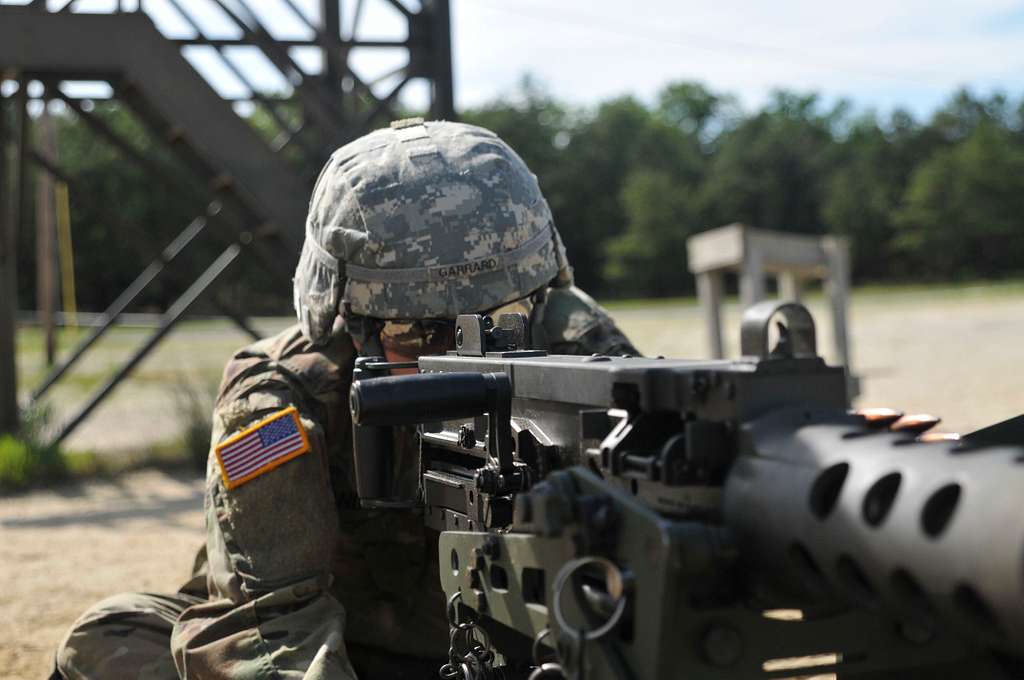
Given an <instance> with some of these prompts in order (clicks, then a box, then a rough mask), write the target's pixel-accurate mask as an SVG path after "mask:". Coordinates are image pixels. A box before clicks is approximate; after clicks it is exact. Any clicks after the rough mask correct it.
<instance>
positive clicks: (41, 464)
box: [0, 409, 67, 492]
mask: <svg viewBox="0 0 1024 680" xmlns="http://www.w3.org/2000/svg"><path fill="white" fill-rule="evenodd" d="M49 421H50V412H49V411H48V410H45V409H34V410H30V411H26V412H23V413H22V422H21V428H20V429H19V430H18V432H17V433H15V434H5V435H0V492H9V491H19V490H21V489H25V488H27V487H29V486H32V485H33V484H37V483H40V482H43V481H46V482H50V481H53V480H58V479H64V478H65V477H66V476H67V465H66V463H65V460H64V455H63V454H62V453H61V450H60V448H59V447H57V446H56V445H55V444H50V443H49V442H47V441H46V439H45V434H44V433H45V430H46V426H47V424H48V423H49Z"/></svg>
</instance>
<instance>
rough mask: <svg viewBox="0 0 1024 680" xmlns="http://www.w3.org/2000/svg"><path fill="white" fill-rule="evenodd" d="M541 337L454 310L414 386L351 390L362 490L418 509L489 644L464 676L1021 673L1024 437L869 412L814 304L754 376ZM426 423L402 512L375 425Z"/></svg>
mask: <svg viewBox="0 0 1024 680" xmlns="http://www.w3.org/2000/svg"><path fill="white" fill-rule="evenodd" d="M780 317H781V321H782V323H780V324H779V325H778V326H773V325H772V324H773V322H774V321H775V320H776V319H778V318H780ZM521 328H522V320H521V319H520V320H504V319H503V320H499V321H498V322H497V324H494V323H492V322H490V321H489V320H486V319H482V318H481V317H475V316H463V317H459V320H458V321H457V329H458V330H457V337H459V338H461V339H462V342H460V343H459V345H460V346H459V348H458V349H457V350H455V351H454V352H449V353H448V354H447V355H444V356H425V357H421V358H420V360H419V362H418V366H419V369H420V373H419V374H418V375H412V376H402V377H383V378H369V379H362V376H357V377H359V378H361V379H359V380H357V381H356V382H354V384H353V389H352V413H353V423H354V427H355V430H356V443H357V446H356V466H357V477H358V479H359V481H360V488H359V493H360V496H361V497H362V498H364V499H366V501H368V504H369V505H375V506H377V507H380V505H382V504H383V505H389V504H391V505H401V506H403V507H408V506H410V505H419V506H422V508H423V512H424V519H425V522H426V523H427V524H428V525H429V526H431V527H433V528H435V529H437V530H438V531H440V532H441V533H440V536H439V546H440V555H441V558H440V559H441V581H442V587H443V589H444V591H445V593H446V594H447V595H448V596H449V598H450V600H449V602H450V607H449V612H450V619H451V620H452V622H453V626H454V629H457V630H470V631H472V630H483V631H486V638H487V641H486V643H484V642H481V641H477V642H473V641H472V635H470V634H469V633H467V634H466V636H464V638H463V639H464V641H465V642H464V644H463V645H462V648H460V649H459V650H457V651H458V653H455V652H456V647H457V645H455V644H453V652H452V656H451V660H450V663H449V664H448V666H446V667H445V668H446V669H447V672H448V673H449V674H451V677H481V678H482V677H489V676H487V675H485V674H483V671H482V670H480V668H478V667H483V666H492V665H494V664H498V665H500V666H501V668H502V669H503V670H502V672H504V673H505V676H506V677H526V675H527V674H530V677H531V678H547V677H562V676H563V675H566V676H569V677H587V678H712V677H713V678H769V677H786V676H794V675H802V674H808V673H821V672H833V673H836V674H837V675H838V676H839V677H842V678H854V677H857V678H861V677H864V678H866V677H872V678H875V677H893V678H895V677H900V678H907V677H951V676H953V675H968V674H969V675H970V676H971V677H992V678H1008V677H1018V676H1019V675H1020V670H1021V666H1020V665H1019V662H1018V661H1017V657H1018V656H1019V655H1021V654H1024V633H1022V632H1021V631H1024V609H1022V608H1021V604H1022V603H1024V513H1021V512H1020V509H1021V506H1020V501H1019V493H1020V490H1021V489H1024V466H1022V465H1021V464H1020V461H1021V459H1022V457H1024V446H1022V445H1021V442H1009V441H1003V442H1000V441H993V438H992V437H987V438H984V439H982V438H977V437H974V438H972V437H971V436H967V437H965V438H956V437H954V436H952V435H936V434H934V433H926V432H925V430H927V429H928V428H929V427H931V426H932V425H934V424H935V422H937V420H935V419H927V418H913V417H903V418H901V417H900V415H901V414H899V413H896V412H887V411H877V410H876V411H870V412H861V413H857V412H851V411H850V410H849V404H848V402H847V396H846V395H847V392H846V378H845V374H844V371H843V369H842V368H836V367H830V366H827V365H826V364H825V362H824V361H823V360H822V359H821V358H820V357H818V356H817V353H816V350H815V338H814V323H813V320H812V319H811V316H810V314H808V312H807V311H806V310H805V309H804V308H803V307H801V306H800V305H796V304H791V303H790V304H779V303H771V302H769V303H762V304H760V305H756V306H755V307H753V308H751V309H750V310H748V312H747V314H746V315H745V317H744V321H743V326H742V329H741V349H742V353H743V357H742V358H741V359H739V360H736V361H727V360H712V361H683V360H668V359H644V358H629V357H605V356H592V357H569V356H549V355H547V354H546V353H544V352H538V351H532V350H522V349H520V348H521V347H522V344H521V342H520V340H521V338H522V337H528V336H524V335H523V334H522V333H521V332H519V330H518V329H521ZM775 328H777V329H778V341H777V342H776V344H775V346H774V347H773V348H770V347H769V337H770V334H771V333H772V332H773V331H774V329H775ZM494 329H505V330H502V331H499V332H494ZM510 329H511V330H510ZM361 361H362V362H363V364H362V365H361V366H362V370H364V371H369V372H370V375H373V374H377V375H380V374H382V373H383V372H385V371H386V370H387V368H388V367H389V365H388V364H385V363H382V361H381V360H372V359H367V360H361ZM364 375H365V374H364ZM412 423H415V424H417V425H418V426H419V436H420V444H421V465H422V485H421V487H420V489H419V492H418V494H417V495H416V497H409V498H393V497H388V496H387V491H388V488H389V487H388V485H387V483H386V481H385V482H384V483H380V482H379V480H381V479H382V475H381V473H380V471H381V470H383V469H386V467H387V466H386V465H383V466H382V464H381V461H382V460H385V461H386V456H387V455H388V454H387V453H386V452H384V451H382V448H381V447H380V446H374V442H378V443H379V441H381V440H379V439H374V438H373V437H367V432H370V431H378V430H380V428H384V429H385V430H386V428H388V427H391V426H397V425H407V424H412ZM370 470H372V471H373V473H372V474H364V473H365V472H367V471H370ZM466 621H470V622H471V623H468V624H467V623H466ZM459 626H461V628H460V627H459ZM478 635H480V636H481V640H482V638H483V637H484V635H483V634H482V633H480V634H478ZM453 636H455V634H454V633H453ZM456 637H457V636H455V637H453V640H455V639H456ZM488 647H489V648H490V651H488V652H486V653H484V652H481V650H482V649H485V648H488ZM474 649H475V650H476V651H475V652H474V651H473V650H474ZM551 654H554V655H555V656H556V657H557V659H558V662H557V663H554V662H552V661H550V660H549V661H546V662H545V660H544V659H543V658H541V657H544V656H545V655H547V656H550V655H551ZM470 657H472V658H473V659H476V661H475V663H476V664H477V666H478V667H475V666H474V665H473V663H474V662H472V661H471V660H470ZM484 661H486V663H484ZM463 666H465V668H463ZM458 673H462V675H458Z"/></svg>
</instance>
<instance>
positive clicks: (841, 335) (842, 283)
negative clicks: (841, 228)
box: [822, 236, 850, 366]
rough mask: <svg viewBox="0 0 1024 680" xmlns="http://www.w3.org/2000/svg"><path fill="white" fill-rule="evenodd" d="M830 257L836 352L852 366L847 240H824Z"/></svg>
mask: <svg viewBox="0 0 1024 680" xmlns="http://www.w3.org/2000/svg"><path fill="white" fill-rule="evenodd" d="M822 245H823V246H824V250H825V253H826V255H827V257H828V260H829V262H828V292H829V298H830V299H831V302H832V328H833V334H834V336H835V343H836V352H837V353H838V354H839V360H840V361H841V362H843V365H844V366H849V365H850V340H849V337H848V336H847V330H846V315H847V312H848V305H847V300H848V298H849V295H850V291H849V286H850V253H849V245H848V244H847V242H846V240H845V239H842V238H837V237H834V236H827V237H825V238H824V239H822Z"/></svg>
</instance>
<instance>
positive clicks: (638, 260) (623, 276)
mask: <svg viewBox="0 0 1024 680" xmlns="http://www.w3.org/2000/svg"><path fill="white" fill-rule="evenodd" d="M620 198H621V201H622V204H623V208H624V210H625V213H626V214H627V215H628V216H629V226H628V228H627V229H626V231H625V232H624V233H623V234H621V235H619V236H615V237H613V238H611V239H610V240H609V241H608V242H607V246H606V247H607V250H608V261H607V265H606V267H605V276H606V277H607V279H608V282H609V285H610V286H611V287H613V289H614V290H615V292H616V294H619V295H634V296H638V295H643V296H657V297H661V296H668V295H678V294H680V293H683V292H686V291H690V290H692V289H693V283H692V281H691V278H692V277H690V275H689V273H688V272H687V269H686V237H687V236H689V235H690V234H691V233H693V231H694V226H695V225H696V224H697V222H696V219H695V208H696V205H697V203H696V200H695V198H694V196H693V189H692V188H691V187H689V186H687V185H685V184H680V183H679V182H678V181H677V180H676V179H675V178H673V177H672V176H671V175H669V174H667V173H665V172H659V171H656V170H648V169H640V170H635V171H633V172H631V173H630V175H629V177H627V178H626V182H625V185H624V186H623V189H622V192H621V196H620Z"/></svg>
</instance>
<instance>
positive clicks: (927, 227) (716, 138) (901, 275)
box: [20, 79, 1024, 312]
mask: <svg viewBox="0 0 1024 680" xmlns="http://www.w3.org/2000/svg"><path fill="white" fill-rule="evenodd" d="M96 113H97V114H98V115H102V116H103V118H104V119H105V120H106V121H107V122H108V123H109V124H110V125H111V126H112V127H115V128H117V129H119V130H120V131H121V132H122V133H123V134H128V135H129V136H130V137H131V138H132V139H133V141H134V142H135V143H136V144H137V146H138V148H140V149H141V150H142V151H143V152H144V153H147V154H151V155H152V156H153V157H154V158H159V159H163V158H164V157H165V156H166V152H165V151H164V150H162V149H161V148H159V145H158V143H156V142H154V141H153V140H150V139H148V138H147V137H146V135H145V133H144V131H142V130H141V128H139V127H138V126H137V124H136V123H134V122H133V120H132V119H131V116H130V115H128V114H127V113H126V112H125V111H123V110H121V109H119V108H118V107H117V105H116V104H104V105H99V104H98V105H97V111H96ZM461 117H462V119H463V120H465V121H467V122H471V123H475V124H479V125H483V126H485V127H488V128H490V129H492V130H494V131H495V132H497V133H498V134H499V135H500V136H502V137H503V138H504V139H505V140H507V141H508V142H509V143H510V144H511V145H512V147H513V148H515V149H516V150H517V151H518V152H519V154H520V155H521V156H522V157H523V158H524V160H525V161H526V162H527V164H528V165H529V166H530V167H531V169H532V170H533V171H534V172H535V173H536V174H537V176H538V178H539V180H540V183H541V187H542V188H543V190H544V192H545V195H546V196H547V198H548V202H549V203H550V205H551V209H552V212H553V213H554V216H555V220H556V223H557V225H558V226H559V229H560V231H561V233H562V236H563V238H564V240H565V242H566V246H567V248H568V250H569V255H570V258H571V259H572V262H573V265H574V267H575V271H576V279H577V282H578V283H579V284H580V285H581V286H583V287H585V288H587V289H588V290H590V291H591V292H593V293H594V294H596V295H599V296H602V297H604V298H609V297H631V296H651V297H657V296H670V295H681V294H689V293H691V292H692V291H693V288H694V282H693V279H692V277H691V276H690V275H689V274H688V272H687V269H686V250H685V249H686V246H685V242H686V238H687V237H688V236H690V235H692V234H694V233H697V232H699V231H703V230H705V229H709V228H713V227H717V226H721V225H724V224H728V223H731V222H743V223H746V224H748V225H750V226H754V227H759V228H763V229H776V230H782V231H792V232H799V233H808V234H824V233H832V234H840V235H844V236H847V237H848V238H849V239H850V242H851V245H852V254H853V276H854V280H855V282H856V283H864V282H880V281H933V280H956V279H977V278H997V277H1010V276H1019V275H1021V274H1022V273H1024V264H1022V263H1024V99H1014V98H1012V97H1008V96H1006V95H1004V94H1001V93H993V94H988V95H984V96H979V95H977V94H974V93H972V92H970V91H968V90H960V91H958V92H955V93H953V94H951V96H950V97H949V98H948V100H947V101H946V102H945V104H944V105H943V106H941V107H940V108H939V109H938V110H936V111H935V112H934V113H932V114H931V115H930V116H929V117H927V119H925V120H918V119H917V118H915V116H913V115H911V114H910V113H908V112H907V111H905V110H900V109H897V110H894V111H890V112H885V113H879V112H875V111H868V112H864V111H857V110H856V109H854V108H853V107H852V106H851V105H850V104H849V103H848V102H842V101H841V102H839V103H835V104H831V105H826V103H825V102H824V101H823V100H822V98H821V97H819V96H817V95H814V94H798V93H794V92H788V91H778V92H775V93H774V94H772V95H771V96H770V98H769V99H768V100H767V102H766V103H765V104H764V105H763V106H761V107H760V108H759V109H757V110H755V111H752V112H746V111H744V110H743V109H742V108H741V107H740V105H739V104H738V102H737V100H736V98H735V97H733V96H731V95H729V94H727V93H721V92H716V91H714V90H712V89H710V88H708V87H706V86H704V85H702V84H699V83H692V82H679V83H673V84H670V85H668V86H666V87H665V88H664V89H662V91H661V92H660V93H659V94H658V96H657V97H656V99H655V101H653V102H652V103H646V102H643V101H640V100H638V99H636V98H634V97H629V96H625V97H619V98H615V99H611V100H608V101H605V102H602V103H601V104H599V105H597V106H595V107H591V108H584V109H580V108H576V107H572V106H569V105H567V104H566V103H565V102H561V101H559V100H558V99H557V97H555V96H552V95H551V94H550V93H548V92H546V91H544V90H543V89H541V88H539V87H537V86H536V85H535V84H534V83H532V82H531V81H530V80H529V79H526V80H524V82H523V85H522V87H521V88H520V90H519V91H518V92H516V93H515V94H513V95H510V96H508V97H505V98H502V99H499V100H497V101H494V102H493V103H490V104H487V105H485V106H480V107H476V108H473V109H470V110H466V111H463V112H462V114H461ZM59 135H60V148H61V165H62V166H63V167H64V168H65V169H66V170H67V172H68V174H69V175H71V176H73V177H75V185H74V187H72V210H73V219H74V225H73V227H74V237H75V246H76V250H75V263H76V269H77V279H78V286H77V287H78V290H79V296H80V298H81V300H80V306H81V307H83V308H86V309H102V308H103V307H105V306H106V304H108V303H109V302H110V301H111V300H112V299H113V298H114V297H115V296H116V294H117V293H118V292H119V291H120V290H121V289H123V288H124V286H126V285H127V283H128V282H130V281H131V280H132V278H134V277H135V276H136V275H137V274H138V272H139V271H140V270H141V268H142V267H143V266H144V265H145V263H146V262H147V261H148V260H149V259H150V258H151V257H152V256H153V254H154V252H155V251H154V246H155V244H157V243H164V242H166V240H169V238H170V237H171V236H172V235H173V234H174V233H176V232H177V230H179V229H180V228H181V227H182V226H183V225H184V224H185V223H187V221H188V220H189V219H190V218H191V217H192V216H194V215H195V214H198V213H197V212H196V211H197V210H199V209H200V208H201V206H193V205H187V204H186V202H185V201H182V200H181V198H180V196H179V195H177V194H176V193H175V192H174V191H171V190H166V189H165V188H164V187H161V186H154V185H153V184H152V180H150V179H147V178H146V177H145V176H143V175H142V173H139V172H138V171H137V170H136V169H135V168H134V167H132V166H131V165H130V164H128V163H126V162H124V160H123V159H121V158H120V157H119V156H118V152H117V151H116V150H115V149H112V148H109V147H107V146H105V145H104V144H102V143H101V142H97V141H96V140H95V138H94V137H93V136H92V133H91V132H90V131H89V130H88V129H86V128H85V126H84V125H83V124H81V123H80V122H79V121H77V119H75V118H74V117H70V116H68V117H61V118H60V120H59ZM168 164H170V160H169V159H168ZM76 194H78V197H77V198H76ZM97 198H99V199H100V200H96V199H97ZM87 199H88V200H87ZM31 239H32V234H31V233H30V231H26V230H23V233H22V235H21V248H22V250H21V252H23V253H26V254H28V253H33V252H34V250H33V249H32V244H31ZM26 259H27V258H22V262H25V260H26ZM33 276H34V275H33V273H32V272H31V268H30V267H24V266H23V267H22V268H21V273H20V279H21V281H20V287H21V288H22V290H21V294H22V297H21V301H22V307H28V306H30V305H31V304H32V302H33V300H34V293H33V288H34V279H33ZM261 277H262V278H261ZM243 279H244V280H243V283H242V285H239V286H238V291H239V293H238V294H239V295H243V296H244V295H245V294H246V293H245V291H250V290H259V291H262V292H261V293H260V295H259V299H257V300H249V301H248V306H249V307H250V308H252V309H254V310H258V311H262V312H271V311H277V312H284V311H285V310H286V309H287V306H288V301H289V296H288V294H287V291H280V295H279V296H278V295H276V294H274V293H272V292H270V291H269V290H268V286H267V285H266V281H265V275H264V274H263V273H261V271H260V270H259V268H258V267H255V268H254V267H247V268H246V271H245V273H244V274H243ZM249 283H254V284H256V285H249ZM175 287H176V286H173V285H171V286H165V287H163V288H156V289H154V291H153V293H152V294H150V296H149V298H147V299H146V300H144V301H143V302H144V303H146V304H150V305H153V306H163V305H165V304H166V303H167V302H168V301H169V300H170V299H172V297H173V295H172V289H173V288H175ZM165 298H166V299H165Z"/></svg>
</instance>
